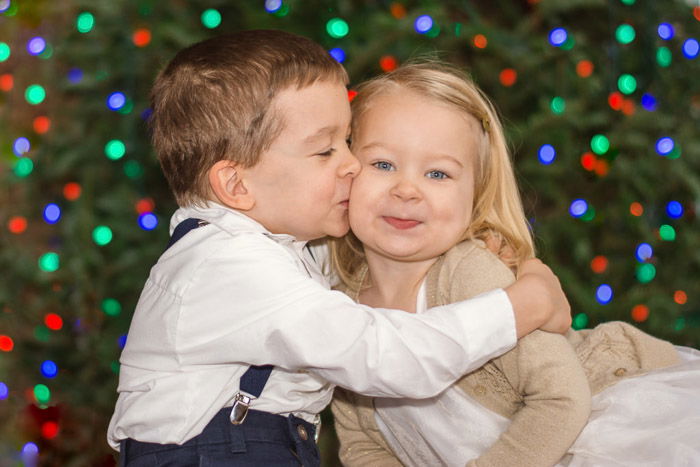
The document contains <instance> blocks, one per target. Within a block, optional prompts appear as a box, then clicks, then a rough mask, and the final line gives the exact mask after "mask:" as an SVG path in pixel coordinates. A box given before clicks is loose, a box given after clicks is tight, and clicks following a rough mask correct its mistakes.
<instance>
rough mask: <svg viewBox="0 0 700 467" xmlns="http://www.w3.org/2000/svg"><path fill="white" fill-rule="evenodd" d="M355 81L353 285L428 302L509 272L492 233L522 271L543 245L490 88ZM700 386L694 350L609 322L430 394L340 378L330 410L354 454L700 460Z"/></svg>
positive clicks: (550, 339) (346, 279)
mask: <svg viewBox="0 0 700 467" xmlns="http://www.w3.org/2000/svg"><path fill="white" fill-rule="evenodd" d="M358 92H359V93H358V95H357V97H356V98H355V100H354V101H353V115H354V123H353V128H352V134H353V143H352V149H353V151H354V153H355V155H356V156H357V157H358V158H359V160H360V162H361V163H362V166H363V168H362V171H361V173H360V175H359V176H358V177H357V178H356V180H355V181H354V185H353V189H352V194H351V199H350V224H351V228H352V231H353V233H354V235H352V234H350V235H349V236H347V237H346V238H344V239H342V240H340V241H339V242H337V243H335V244H334V246H333V254H334V263H335V265H336V269H337V272H338V275H339V277H340V279H341V281H342V288H343V290H344V291H345V292H346V293H348V294H349V295H350V296H352V297H353V298H354V299H355V300H357V301H359V302H361V303H364V304H368V305H371V306H374V307H387V308H399V309H403V310H405V311H408V312H412V313H421V312H423V311H424V310H425V309H427V307H431V306H435V305H439V304H443V303H450V302H453V301H455V300H461V299H464V298H466V297H468V296H473V295H476V294H479V293H482V292H485V291H488V290H491V289H493V288H497V287H503V286H505V285H507V284H509V283H511V282H512V281H513V280H514V279H515V277H514V275H513V273H512V272H511V270H510V269H509V268H508V267H507V266H506V265H504V264H503V263H502V262H501V261H500V260H499V259H498V257H497V256H495V255H494V254H492V253H490V252H489V250H487V249H485V248H484V242H485V241H489V242H493V241H494V240H496V241H497V242H500V245H501V247H502V249H503V251H510V253H511V255H510V256H511V259H512V260H511V264H510V266H511V267H513V268H517V265H518V264H519V263H520V262H521V261H523V260H524V259H526V258H529V257H532V256H533V252H534V249H533V245H532V239H531V235H530V232H529V230H528V226H527V223H526V221H525V216H524V214H523V210H522V205H521V202H520V198H519V195H518V189H517V186H516V182H515V177H514V175H513V170H512V167H511V165H510V161H509V157H508V151H507V148H506V143H505V139H504V136H503V131H502V128H501V126H500V123H499V121H498V119H497V116H496V113H495V111H494V110H493V108H492V106H491V105H490V103H489V102H488V100H487V99H486V98H485V97H484V96H483V94H482V93H481V92H480V91H479V90H478V89H477V88H476V87H475V85H474V84H473V83H472V82H471V81H470V80H469V79H468V78H466V77H465V76H462V75H461V74H459V73H458V72H457V71H455V70H452V69H450V68H447V67H444V66H441V65H436V64H414V65H407V66H404V67H401V68H399V69H398V70H395V71H394V72H391V73H388V74H385V75H382V76H380V77H378V78H376V79H374V80H372V81H370V82H368V83H366V84H364V85H363V86H361V87H360V89H359V90H358ZM505 256H507V255H505ZM485 319H486V317H485ZM651 370H654V371H651ZM397 371H400V369H397ZM631 376H636V377H635V378H629V377H631ZM698 388H700V352H697V351H695V350H693V349H687V348H680V347H674V346H672V345H671V344H670V343H668V342H664V341H661V340H658V339H655V338H653V337H651V336H649V335H646V334H644V333H642V332H641V331H639V330H637V329H636V328H634V327H632V326H630V325H628V324H626V323H621V322H612V323H606V324H603V325H601V326H598V327H597V328H595V329H594V330H588V331H579V332H574V331H571V332H570V335H569V336H568V337H564V336H560V335H554V334H549V333H545V332H540V331H535V332H534V333H532V334H530V335H529V336H527V337H525V338H523V339H521V340H520V341H519V343H518V345H517V347H516V348H515V349H513V350H512V351H510V352H508V353H507V354H505V355H503V356H502V357H499V358H496V359H494V360H492V361H490V362H488V363H487V364H485V365H484V366H483V367H481V368H480V369H478V370H476V371H474V372H472V373H469V374H467V375H465V376H464V377H463V378H462V379H461V380H460V381H458V383H456V384H455V385H454V386H452V387H451V388H449V389H447V390H446V391H445V392H443V393H442V394H440V395H438V396H436V397H434V398H432V399H428V400H420V401H418V400H406V399H398V400H397V399H380V398H375V399H371V398H367V397H364V396H358V395H356V394H353V393H350V392H348V391H345V390H339V389H338V390H336V397H335V400H334V402H333V412H334V415H335V418H336V430H337V433H338V436H339V438H340V443H341V453H340V456H341V460H342V461H343V463H344V464H345V465H349V466H368V465H372V466H375V465H382V466H383V465H387V466H388V465H401V464H404V465H409V466H434V465H460V466H461V465H465V463H467V462H468V463H469V465H473V466H516V465H517V466H538V465H542V466H545V465H555V464H557V465H569V466H582V465H596V466H599V465H659V466H661V465H699V464H700V445H699V444H698V440H699V439H700V389H698ZM591 394H593V397H592V398H591ZM572 443H573V445H572Z"/></svg>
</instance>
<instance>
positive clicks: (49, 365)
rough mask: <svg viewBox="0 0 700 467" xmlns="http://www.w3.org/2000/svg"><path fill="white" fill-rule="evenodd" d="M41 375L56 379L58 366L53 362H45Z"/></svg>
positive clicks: (42, 365)
mask: <svg viewBox="0 0 700 467" xmlns="http://www.w3.org/2000/svg"><path fill="white" fill-rule="evenodd" d="M41 374H42V375H44V376H45V377H47V378H54V377H55V376H56V375H57V374H58V365H56V362H54V361H52V360H44V361H43V362H42V363H41Z"/></svg>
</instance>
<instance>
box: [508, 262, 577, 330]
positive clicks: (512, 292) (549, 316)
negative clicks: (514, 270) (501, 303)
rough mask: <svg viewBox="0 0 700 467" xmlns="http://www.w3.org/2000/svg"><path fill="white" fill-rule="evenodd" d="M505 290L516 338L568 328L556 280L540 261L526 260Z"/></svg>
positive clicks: (564, 302)
mask: <svg viewBox="0 0 700 467" xmlns="http://www.w3.org/2000/svg"><path fill="white" fill-rule="evenodd" d="M505 290H506V293H507V294H508V298H509V299H510V301H511V303H512V304H513V313H514V314H515V327H516V332H517V335H518V338H520V337H523V336H524V335H526V334H529V333H530V332H532V331H534V330H535V329H538V328H539V329H542V330H543V331H549V332H557V333H560V334H564V333H566V331H568V330H569V329H570V328H571V307H570V306H569V302H568V301H567V299H566V296H565V295H564V292H563V291H562V288H561V284H560V283H559V280H558V279H557V277H556V276H555V275H554V273H553V272H552V270H551V269H549V268H548V267H547V266H546V265H545V264H544V263H542V261H540V260H538V259H529V260H527V261H525V262H524V263H523V264H522V265H521V267H520V277H519V278H518V280H517V281H516V282H515V283H513V284H512V285H510V286H508V287H506V289H505Z"/></svg>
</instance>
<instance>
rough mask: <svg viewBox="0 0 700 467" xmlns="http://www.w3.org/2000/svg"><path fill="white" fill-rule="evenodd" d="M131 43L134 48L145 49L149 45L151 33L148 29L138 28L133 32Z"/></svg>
mask: <svg viewBox="0 0 700 467" xmlns="http://www.w3.org/2000/svg"><path fill="white" fill-rule="evenodd" d="M131 41H132V42H133V43H134V45H135V46H136V47H146V46H147V45H148V44H150V43H151V31H150V29H148V28H139V29H137V30H136V31H134V34H132V36H131Z"/></svg>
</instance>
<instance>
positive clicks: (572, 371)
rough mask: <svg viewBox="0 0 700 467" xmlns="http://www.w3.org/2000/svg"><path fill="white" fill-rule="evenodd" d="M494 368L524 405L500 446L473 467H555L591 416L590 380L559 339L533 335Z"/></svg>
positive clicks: (521, 342)
mask: <svg viewBox="0 0 700 467" xmlns="http://www.w3.org/2000/svg"><path fill="white" fill-rule="evenodd" d="M495 364H496V366H497V367H498V368H499V369H501V371H502V372H503V374H504V376H505V377H506V379H507V380H508V382H509V383H510V384H511V385H512V386H513V389H515V391H516V392H517V393H518V394H520V395H521V398H522V399H521V403H522V405H521V406H520V408H519V409H518V410H517V411H516V412H515V414H514V415H513V417H512V421H511V424H510V425H509V426H508V429H507V430H506V431H505V432H503V433H502V434H501V436H500V437H499V439H498V441H496V443H494V444H493V445H492V446H491V447H489V449H488V450H487V451H486V452H484V453H483V454H482V455H481V456H480V457H479V458H478V459H476V460H475V461H474V462H473V463H471V465H473V466H476V467H486V466H503V465H519V466H533V467H534V466H550V465H553V464H555V463H556V462H557V461H559V460H560V459H561V458H562V457H563V456H564V454H566V451H567V450H568V448H569V447H570V446H571V444H573V442H574V441H575V440H576V437H577V436H578V434H579V433H580V431H581V430H582V429H583V427H584V425H585V424H586V421H587V420H588V416H589V414H590V404H591V393H590V388H589V385H588V380H587V379H586V375H585V372H584V371H583V367H581V365H580V364H579V362H578V359H577V357H576V354H575V352H574V350H573V348H572V347H571V345H570V344H569V343H568V342H567V341H566V339H565V338H564V337H563V336H561V335H558V334H550V333H546V332H543V331H534V332H533V333H531V334H529V335H528V336H525V337H524V338H522V339H521V340H520V342H519V343H518V346H517V347H516V348H515V349H514V350H512V351H511V352H509V353H508V354H506V355H504V356H503V357H501V358H499V359H498V360H496V361H495Z"/></svg>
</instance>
